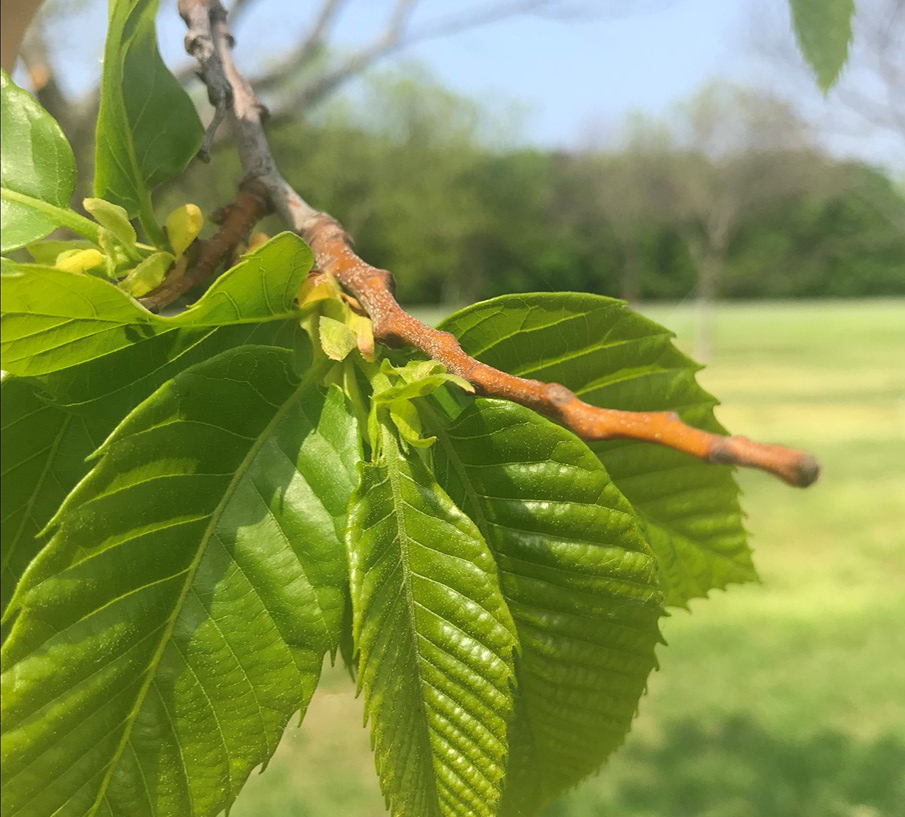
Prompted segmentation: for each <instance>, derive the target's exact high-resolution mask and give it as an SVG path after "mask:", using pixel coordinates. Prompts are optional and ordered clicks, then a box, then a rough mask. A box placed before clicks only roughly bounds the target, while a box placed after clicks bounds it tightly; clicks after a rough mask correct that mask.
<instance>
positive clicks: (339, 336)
mask: <svg viewBox="0 0 905 817" xmlns="http://www.w3.org/2000/svg"><path fill="white" fill-rule="evenodd" d="M317 328H318V336H319V337H320V343H321V348H322V349H323V350H324V354H325V355H326V356H327V357H329V358H330V359H331V360H345V359H346V358H347V357H348V356H349V353H350V352H351V351H352V350H353V349H355V348H356V347H357V346H358V338H357V337H356V335H355V333H354V332H353V331H352V330H351V329H350V328H349V327H348V326H347V325H346V324H345V323H343V322H342V321H337V320H334V319H333V318H330V317H328V316H327V315H321V316H320V317H319V318H318V321H317Z"/></svg>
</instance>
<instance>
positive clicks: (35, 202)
mask: <svg viewBox="0 0 905 817" xmlns="http://www.w3.org/2000/svg"><path fill="white" fill-rule="evenodd" d="M0 198H4V199H6V200H7V201H14V202H16V203H17V204H24V205H25V206H26V207H30V208H31V209H32V210H35V211H36V212H38V213H42V214H44V215H46V216H48V217H50V218H52V219H53V220H54V221H55V222H56V223H57V224H58V225H59V226H60V227H65V228H66V229H67V230H72V232H74V233H77V234H78V235H80V236H82V237H83V238H87V239H88V240H89V241H91V242H92V243H94V244H99V243H100V232H99V230H100V228H99V227H98V226H97V224H95V223H94V222H93V221H91V220H90V219H87V218H85V217H84V216H80V215H79V214H78V213H76V212H75V211H74V210H70V209H69V208H68V207H57V206H56V205H55V204H50V203H48V202H46V201H42V200H41V199H36V198H35V197H34V196H29V195H27V194H26V193H18V192H17V191H15V190H10V189H9V188H8V187H3V188H0Z"/></svg>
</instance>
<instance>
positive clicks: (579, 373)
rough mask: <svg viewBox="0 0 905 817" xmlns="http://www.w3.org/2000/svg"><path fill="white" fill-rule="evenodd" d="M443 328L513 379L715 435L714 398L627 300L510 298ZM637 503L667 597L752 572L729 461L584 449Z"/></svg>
mask: <svg viewBox="0 0 905 817" xmlns="http://www.w3.org/2000/svg"><path fill="white" fill-rule="evenodd" d="M442 328H444V329H447V330H448V331H450V332H452V333H453V334H454V335H456V336H457V337H458V338H459V341H460V343H461V344H462V346H463V348H464V349H465V351H467V352H468V353H469V354H472V355H474V356H475V357H477V358H478V359H479V360H482V361H483V362H485V363H488V364H490V365H491V366H495V367H497V368H500V369H503V370H504V371H507V372H510V373H512V374H516V375H521V376H524V377H532V378H537V379H538V380H544V381H554V382H559V383H562V384H563V385H565V386H568V387H569V388H570V389H572V390H573V391H574V392H575V393H576V394H578V396H579V397H580V398H581V399H582V400H585V401H586V402H588V403H591V404H592V405H595V406H601V407H605V408H613V409H625V410H630V411H676V412H678V413H679V415H680V416H681V417H682V419H683V420H685V421H686V422H687V423H690V424H691V425H694V426H697V427H699V428H703V429H706V430H708V431H713V432H717V433H725V429H724V428H723V427H722V426H721V425H720V424H719V423H718V422H717V421H716V419H715V418H714V416H713V407H714V405H715V404H716V402H717V401H716V400H715V398H714V397H713V396H712V395H710V394H708V393H707V392H706V391H704V390H703V389H702V388H701V387H700V386H699V385H698V384H697V381H696V380H695V373H696V372H697V371H698V368H699V367H698V366H697V365H696V364H695V363H694V362H693V361H691V360H689V359H688V358H687V357H685V356H684V355H683V354H682V353H681V352H679V351H678V350H677V349H676V348H675V346H674V345H673V343H672V339H671V338H672V336H671V334H670V333H669V332H668V331H667V330H666V329H664V328H663V327H661V326H659V325H658V324H656V323H654V322H653V321H650V320H647V319H646V318H643V317H641V316H640V315H638V314H636V313H635V312H632V311H631V310H630V309H628V308H627V307H626V306H625V305H624V304H623V303H622V302H620V301H615V300H612V299H610V298H602V297H599V296H595V295H581V294H571V293H556V294H549V295H524V296H522V295H514V296H507V297H503V298H496V299H494V300H491V301H486V302H484V303H480V304H476V305H475V306H473V307H469V308H468V309H465V310H463V311H461V312H458V313H456V314H455V315H453V316H451V317H450V318H448V319H447V320H446V321H444V322H443V324H442ZM591 447H592V448H593V450H594V451H595V452H596V453H597V455H598V456H599V457H600V459H601V461H602V462H603V464H604V465H605V466H606V469H607V471H608V472H609V474H610V476H611V477H612V479H613V482H614V483H615V484H616V486H617V487H618V488H619V490H620V491H622V493H623V494H624V495H625V497H626V498H627V499H628V500H629V502H631V503H632V505H633V506H634V508H635V511H636V512H637V513H638V515H639V516H640V518H641V520H642V521H643V523H644V528H645V533H646V536H647V539H648V541H649V543H650V546H651V548H652V550H653V552H654V555H655V556H656V557H657V561H658V563H659V565H660V573H661V581H662V584H663V588H664V593H665V596H666V601H667V603H668V604H674V605H684V604H686V603H687V602H688V600H689V599H692V598H696V597H699V596H706V595H707V592H708V591H709V590H710V589H712V588H722V587H725V586H726V585H727V584H729V583H730V582H748V581H754V580H756V578H757V576H756V574H755V572H754V567H753V565H752V563H751V552H750V550H749V548H748V544H747V536H746V533H745V530H744V527H743V524H742V512H741V509H740V507H739V503H738V487H737V485H736V482H735V479H734V477H733V474H732V469H731V468H729V467H727V466H720V465H707V464H705V463H702V462H700V461H699V460H696V459H694V458H693V457H690V456H688V455H686V454H682V453H680V452H678V451H673V450H672V449H668V448H665V447H663V446H658V445H653V444H651V443H641V442H634V441H630V440H612V441H609V442H605V443H595V444H593V445H592V446H591Z"/></svg>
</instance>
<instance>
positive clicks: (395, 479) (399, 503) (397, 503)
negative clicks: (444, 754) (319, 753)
mask: <svg viewBox="0 0 905 817" xmlns="http://www.w3.org/2000/svg"><path fill="white" fill-rule="evenodd" d="M381 436H382V437H383V445H384V451H386V452H387V453H388V454H389V456H388V457H387V477H388V478H389V482H390V490H391V492H392V494H393V506H394V507H395V508H396V514H395V516H396V519H397V524H396V529H397V532H398V534H399V552H400V553H399V555H400V564H401V566H402V585H403V592H404V593H405V601H406V616H407V618H408V620H409V627H410V628H411V631H412V651H413V652H414V654H415V674H416V676H417V682H418V688H419V690H420V689H422V688H423V687H424V684H425V681H424V678H423V677H422V675H421V651H420V650H419V648H418V636H419V631H418V626H417V622H416V621H415V603H416V602H415V599H414V596H413V595H412V570H411V569H410V567H409V551H408V531H407V529H406V526H405V505H406V504H408V503H407V502H406V501H405V500H404V499H403V498H402V489H401V487H400V485H399V480H400V478H401V473H400V468H399V459H400V458H401V457H402V452H401V451H400V450H399V448H398V445H397V443H396V438H395V436H394V434H393V432H392V431H390V430H389V429H388V428H387V427H386V426H383V428H382V435H381ZM417 697H418V706H419V708H420V710H421V723H422V724H423V725H424V730H423V739H424V742H425V745H426V756H427V758H428V760H429V762H430V768H431V772H432V773H433V777H434V786H431V787H430V792H431V795H432V799H433V801H434V813H435V814H440V813H441V809H440V803H439V800H438V799H437V784H438V782H439V781H438V778H437V771H436V769H435V768H434V759H433V750H432V748H431V744H430V735H429V734H428V731H429V726H428V721H427V707H426V705H425V703H424V696H423V695H420V694H419V695H418V696H417Z"/></svg>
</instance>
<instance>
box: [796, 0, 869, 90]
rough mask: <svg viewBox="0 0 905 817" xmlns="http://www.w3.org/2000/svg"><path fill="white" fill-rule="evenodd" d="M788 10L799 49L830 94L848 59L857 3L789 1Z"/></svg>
mask: <svg viewBox="0 0 905 817" xmlns="http://www.w3.org/2000/svg"><path fill="white" fill-rule="evenodd" d="M789 9H790V10H791V12H792V25H793V28H794V29H795V37H796V39H797V40H798V47H799V48H800V49H801V53H802V55H803V56H804V58H805V59H806V60H807V61H808V65H810V66H811V69H812V70H813V72H814V75H815V76H816V77H817V84H818V85H819V86H820V88H821V90H822V91H823V92H824V93H827V92H828V91H829V90H830V88H832V87H833V85H835V84H836V80H837V79H839V74H840V73H841V72H842V68H843V67H844V66H845V62H846V60H847V59H848V49H849V45H850V44H851V41H852V16H853V15H854V13H855V3H854V0H789Z"/></svg>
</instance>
